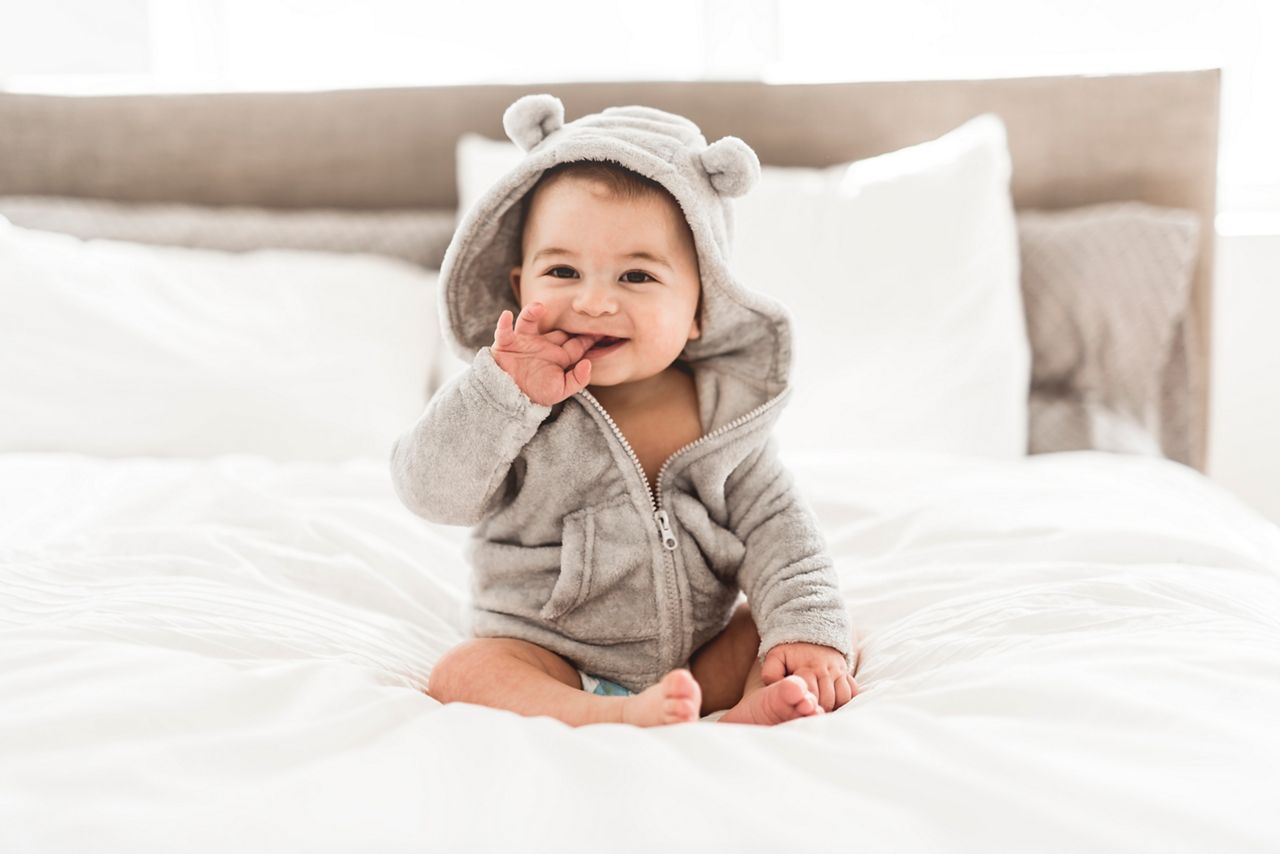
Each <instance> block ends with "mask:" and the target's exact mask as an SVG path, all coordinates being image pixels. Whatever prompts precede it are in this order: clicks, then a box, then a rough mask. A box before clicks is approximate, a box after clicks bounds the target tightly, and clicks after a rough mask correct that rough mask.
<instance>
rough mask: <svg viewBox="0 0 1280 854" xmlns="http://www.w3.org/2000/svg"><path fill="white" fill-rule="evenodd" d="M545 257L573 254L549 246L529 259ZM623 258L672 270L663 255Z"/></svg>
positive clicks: (631, 253) (628, 256)
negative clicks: (659, 265) (646, 262)
mask: <svg viewBox="0 0 1280 854" xmlns="http://www.w3.org/2000/svg"><path fill="white" fill-rule="evenodd" d="M544 255H568V256H570V257H572V256H573V253H572V252H570V251H569V250H568V249H561V248H560V247H559V246H548V247H546V248H545V249H539V250H538V251H537V252H535V253H533V257H532V258H531V259H529V260H530V263H532V262H533V261H537V260H538V259H539V258H541V257H543V256H544ZM621 257H623V258H626V259H627V260H631V259H638V260H641V261H649V262H651V263H654V264H661V265H662V266H664V267H666V268H667V269H671V264H670V263H668V262H667V259H665V258H663V257H662V256H661V255H654V254H653V253H652V252H645V251H644V250H640V251H638V252H628V253H627V254H625V255H623V256H621Z"/></svg>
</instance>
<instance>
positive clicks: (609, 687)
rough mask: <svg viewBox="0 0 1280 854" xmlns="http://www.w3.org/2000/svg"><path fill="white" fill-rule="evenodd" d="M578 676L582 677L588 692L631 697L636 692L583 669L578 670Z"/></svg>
mask: <svg viewBox="0 0 1280 854" xmlns="http://www.w3.org/2000/svg"><path fill="white" fill-rule="evenodd" d="M578 676H579V677H580V678H581V679H582V690H583V691H586V692H587V693H588V694H599V695H600V696H602V697H630V696H631V695H632V694H634V693H635V692H634V691H632V690H630V689H629V688H624V687H623V686H621V685H619V684H618V683H617V682H610V681H609V680H608V679H605V678H603V677H601V676H592V675H591V674H590V673H587V672H585V671H583V670H579V671H578Z"/></svg>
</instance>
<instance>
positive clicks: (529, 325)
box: [489, 302, 598, 406]
mask: <svg viewBox="0 0 1280 854" xmlns="http://www.w3.org/2000/svg"><path fill="white" fill-rule="evenodd" d="M544 310H545V307H544V306H543V305H542V303H540V302H531V303H529V304H528V305H526V306H525V307H524V308H523V309H521V310H520V317H519V318H517V319H516V321H515V325H514V327H513V326H512V323H511V312H510V311H504V312H502V314H501V315H500V316H499V317H498V328H497V329H495V330H494V333H493V346H492V347H490V348H489V351H490V353H492V354H493V360H494V361H495V362H497V363H498V367H500V368H502V370H504V371H506V372H507V373H508V374H509V375H510V376H511V378H512V379H513V380H515V381H516V385H518V386H520V390H521V391H523V392H524V393H525V396H526V397H528V398H529V399H530V400H532V401H533V402H534V403H537V404H540V405H542V406H553V405H555V404H557V403H559V402H560V401H562V400H564V399H565V398H567V397H569V396H570V395H573V394H577V393H578V392H579V391H581V390H582V389H584V388H586V387H587V383H588V382H589V381H590V379H591V360H590V359H584V358H582V355H583V354H584V353H586V352H587V350H589V349H590V348H591V345H592V344H594V343H596V341H597V340H598V337H597V336H595V335H572V336H571V335H569V333H568V332H563V331H561V330H558V329H557V330H553V331H551V332H547V333H545V334H544V333H542V332H539V331H538V318H539V317H540V316H542V313H543V311H544Z"/></svg>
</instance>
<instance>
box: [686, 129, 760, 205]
mask: <svg viewBox="0 0 1280 854" xmlns="http://www.w3.org/2000/svg"><path fill="white" fill-rule="evenodd" d="M700 157H701V159H702V168H703V169H705V170H707V177H708V178H710V179H711V186H713V187H715V188H716V192H717V193H719V194H720V195H722V196H728V197H730V198H733V197H737V196H742V195H745V194H746V193H747V191H748V190H750V189H751V188H752V187H754V186H755V185H756V181H758V180H760V158H758V157H756V153H755V152H754V151H752V150H751V146H749V145H747V144H746V143H745V142H743V141H742V140H740V139H738V138H737V137H736V136H725V137H721V138H720V139H717V140H716V141H715V142H713V143H711V144H710V145H708V146H707V147H706V149H705V150H704V151H703V152H702V154H701V155H700Z"/></svg>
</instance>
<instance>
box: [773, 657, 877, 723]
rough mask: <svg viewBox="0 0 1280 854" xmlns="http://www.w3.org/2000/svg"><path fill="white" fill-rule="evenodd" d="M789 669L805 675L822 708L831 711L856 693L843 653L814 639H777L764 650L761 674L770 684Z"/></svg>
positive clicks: (855, 684) (856, 685) (805, 679)
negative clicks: (790, 641) (802, 640)
mask: <svg viewBox="0 0 1280 854" xmlns="http://www.w3.org/2000/svg"><path fill="white" fill-rule="evenodd" d="M792 673H794V674H796V675H797V676H799V677H801V678H802V679H804V681H805V682H806V683H807V684H808V686H809V690H810V691H812V692H813V693H814V695H815V696H816V697H817V698H818V704H819V705H820V706H822V708H823V710H824V711H828V712H830V711H834V710H835V709H838V708H840V707H841V706H843V705H844V704H845V703H847V702H849V700H850V699H852V698H853V696H854V695H855V694H857V693H858V684H857V683H856V682H854V681H853V674H852V673H850V672H849V667H848V665H847V664H846V663H845V660H844V654H843V653H841V652H840V651H839V650H837V649H833V648H831V647H829V646H820V645H818V644H816V643H780V644H778V645H777V646H775V647H774V648H773V649H771V650H769V652H768V653H766V654H765V657H764V664H763V665H762V667H761V670H760V678H761V679H763V680H764V684H766V685H772V684H773V683H774V682H777V681H778V680H779V679H783V678H785V677H787V676H790V675H791V674H792Z"/></svg>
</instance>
